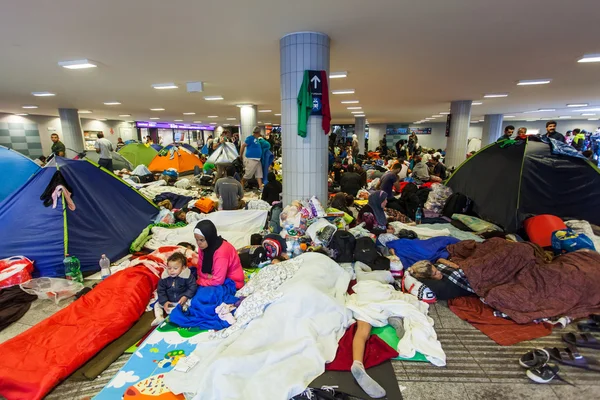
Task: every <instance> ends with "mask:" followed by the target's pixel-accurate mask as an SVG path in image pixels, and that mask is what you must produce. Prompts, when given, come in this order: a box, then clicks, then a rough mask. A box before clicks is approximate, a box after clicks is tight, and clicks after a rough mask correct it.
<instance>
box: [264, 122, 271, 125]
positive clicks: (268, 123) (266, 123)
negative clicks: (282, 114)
mask: <svg viewBox="0 0 600 400" xmlns="http://www.w3.org/2000/svg"><path fill="white" fill-rule="evenodd" d="M272 124H273V123H272V122H265V125H272Z"/></svg>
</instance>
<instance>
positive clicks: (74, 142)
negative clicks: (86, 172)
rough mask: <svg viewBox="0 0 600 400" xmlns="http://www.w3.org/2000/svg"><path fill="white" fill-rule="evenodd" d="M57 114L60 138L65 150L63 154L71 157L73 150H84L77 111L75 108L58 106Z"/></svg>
mask: <svg viewBox="0 0 600 400" xmlns="http://www.w3.org/2000/svg"><path fill="white" fill-rule="evenodd" d="M58 115H59V116H60V125H61V132H60V135H59V137H60V140H61V142H63V143H64V144H65V147H66V148H67V151H66V152H65V156H66V157H68V158H72V157H74V156H75V154H73V151H69V150H68V149H72V150H75V151H76V152H78V153H79V152H82V151H83V150H85V143H84V141H83V130H82V129H81V121H80V120H79V113H78V112H77V109H75V108H59V109H58Z"/></svg>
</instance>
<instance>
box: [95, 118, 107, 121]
mask: <svg viewBox="0 0 600 400" xmlns="http://www.w3.org/2000/svg"><path fill="white" fill-rule="evenodd" d="M96 121H106V118H98V119H97V120H96Z"/></svg>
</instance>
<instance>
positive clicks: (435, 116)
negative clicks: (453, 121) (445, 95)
mask: <svg viewBox="0 0 600 400" xmlns="http://www.w3.org/2000/svg"><path fill="white" fill-rule="evenodd" d="M441 116H442V115H441V114H440V115H432V116H431V117H432V118H439V117H441Z"/></svg>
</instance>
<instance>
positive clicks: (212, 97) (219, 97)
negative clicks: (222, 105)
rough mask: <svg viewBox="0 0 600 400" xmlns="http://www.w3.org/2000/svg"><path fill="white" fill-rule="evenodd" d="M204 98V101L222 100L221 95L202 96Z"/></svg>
mask: <svg viewBox="0 0 600 400" xmlns="http://www.w3.org/2000/svg"><path fill="white" fill-rule="evenodd" d="M204 100H206V101H216V100H223V96H204Z"/></svg>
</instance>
